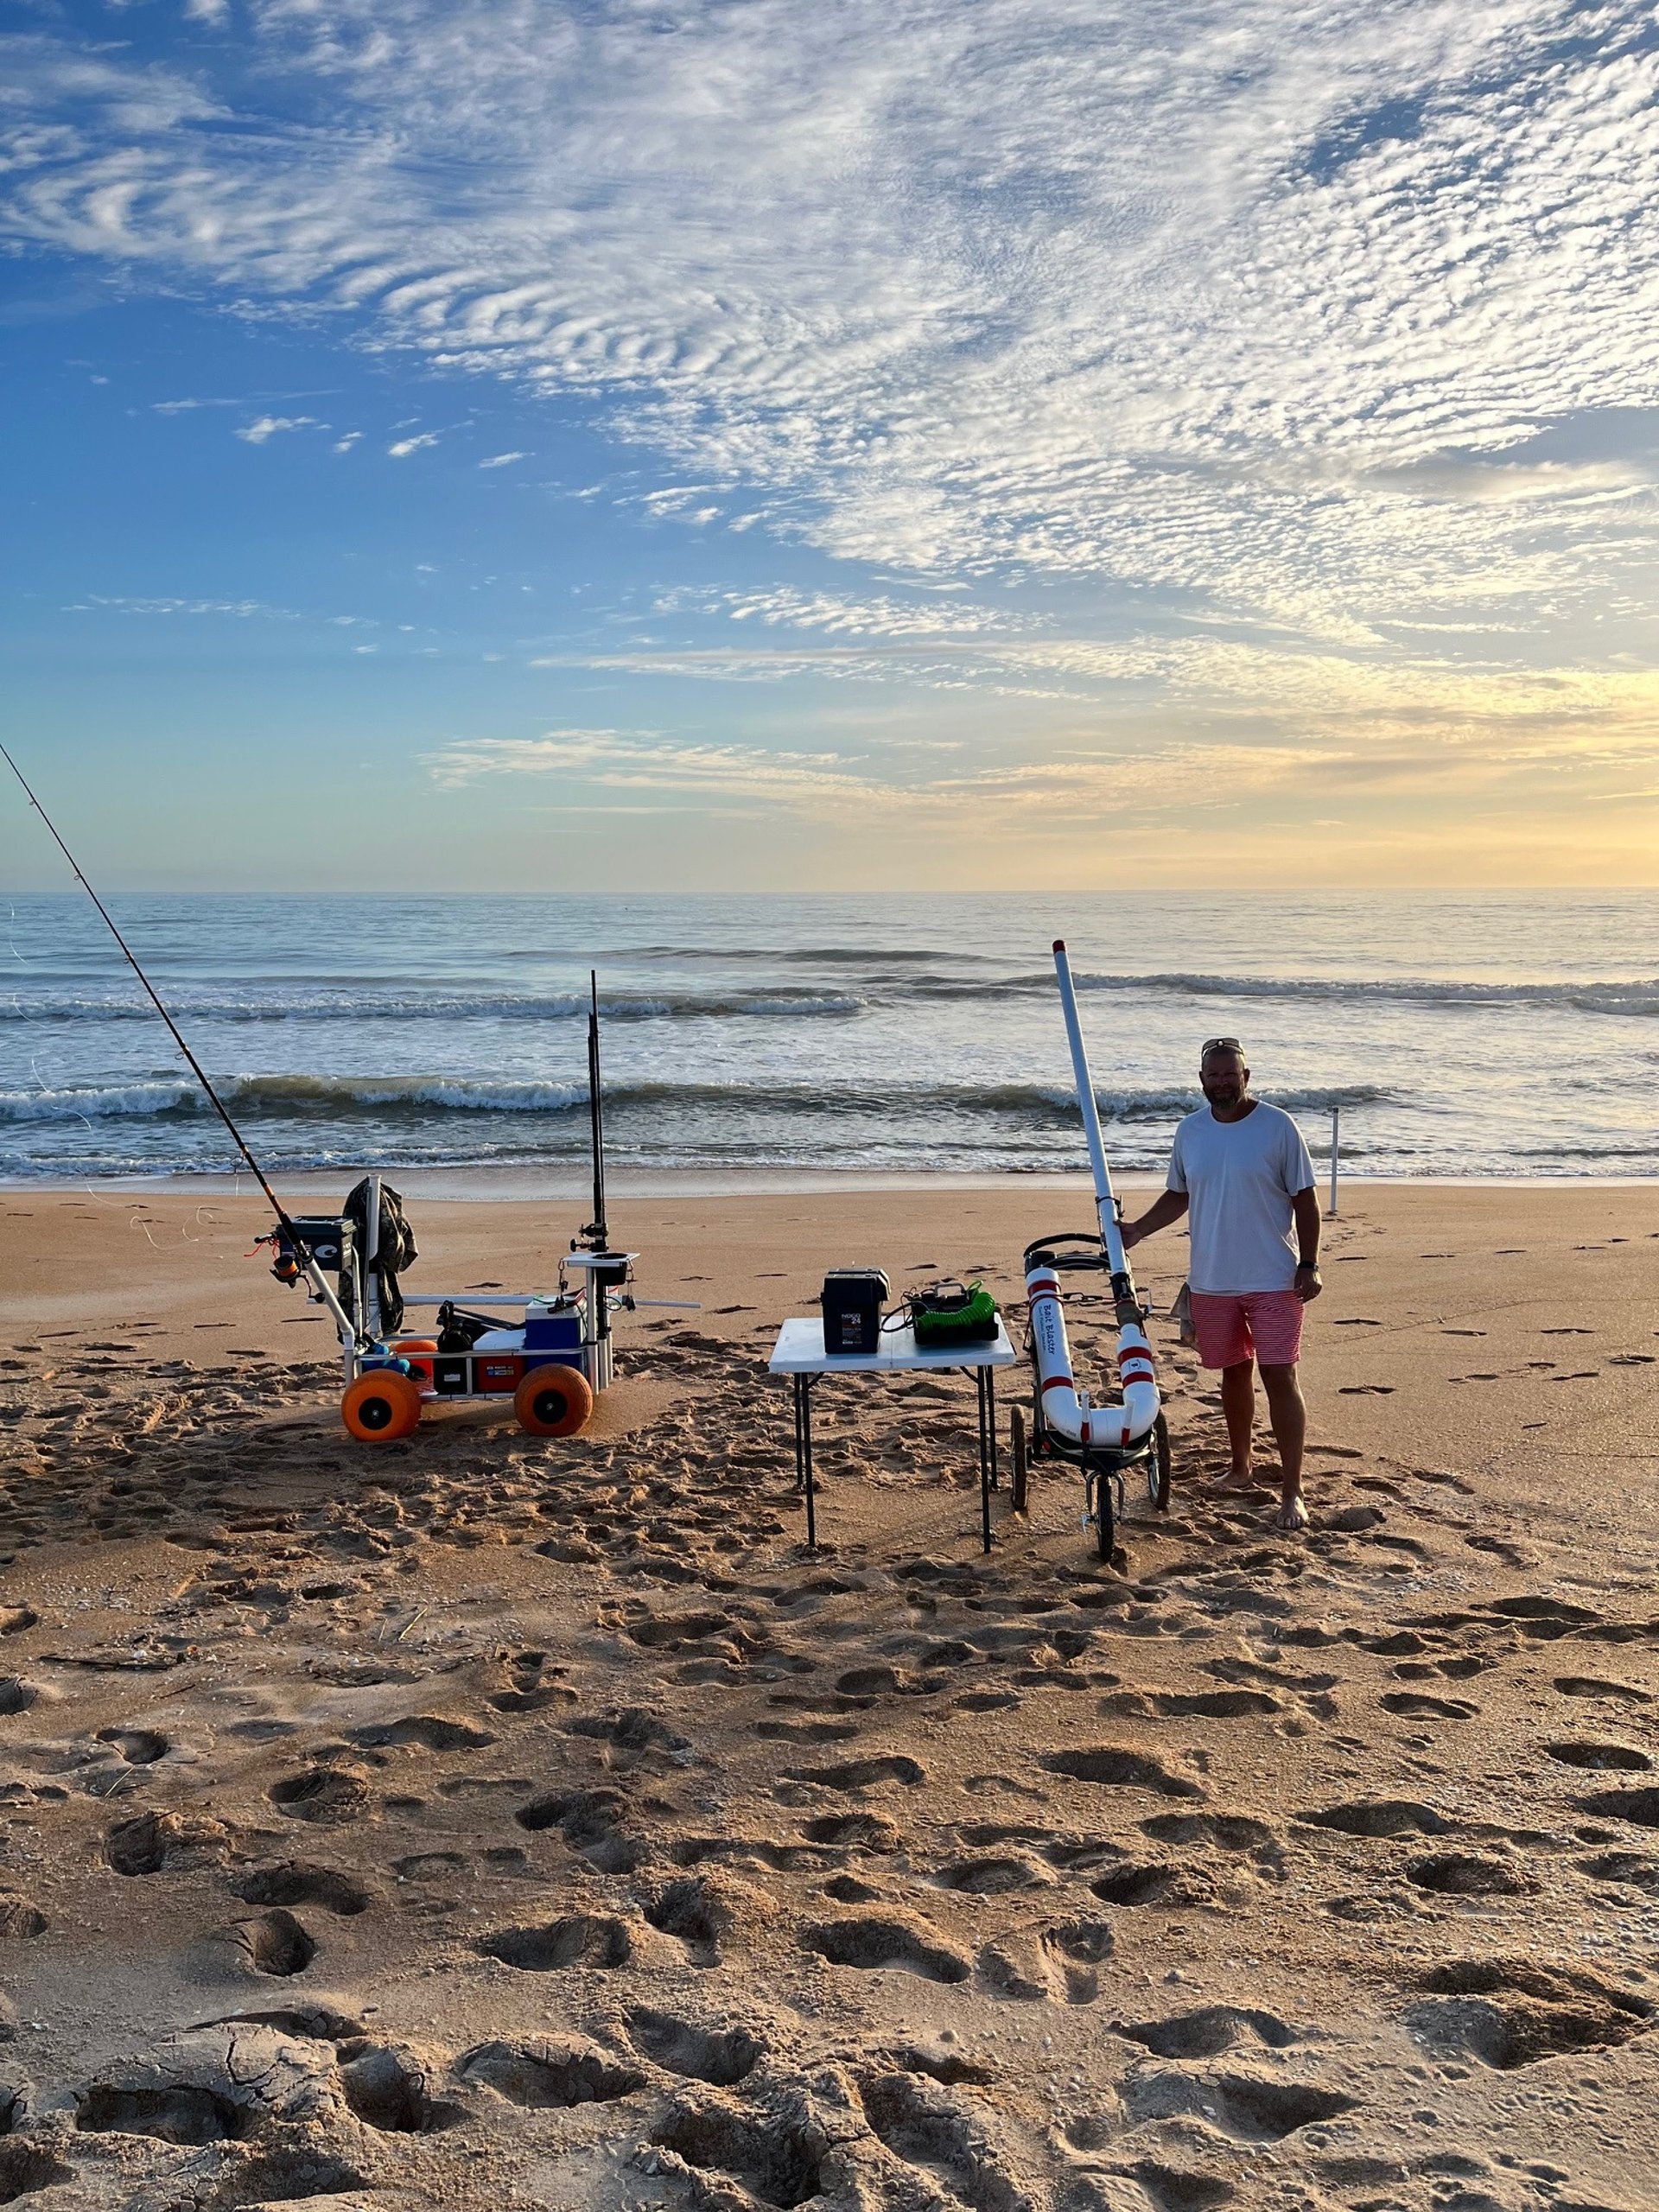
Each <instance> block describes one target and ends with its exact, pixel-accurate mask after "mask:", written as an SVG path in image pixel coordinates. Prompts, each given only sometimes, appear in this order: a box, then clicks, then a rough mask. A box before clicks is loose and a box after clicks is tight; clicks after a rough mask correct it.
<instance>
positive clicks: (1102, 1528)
mask: <svg viewBox="0 0 1659 2212" xmlns="http://www.w3.org/2000/svg"><path fill="white" fill-rule="evenodd" d="M1112 1483H1113V1476H1112V1473H1111V1471H1110V1469H1109V1468H1107V1467H1099V1468H1096V1471H1095V1485H1094V1488H1095V1550H1096V1554H1098V1556H1099V1557H1100V1558H1101V1559H1103V1560H1104V1561H1105V1563H1106V1565H1107V1566H1108V1567H1109V1566H1110V1565H1111V1563H1112V1554H1113V1553H1114V1552H1115V1551H1116V1548H1117V1530H1116V1527H1115V1526H1114V1524H1113V1514H1112V1508H1113V1506H1114V1504H1115V1503H1116V1500H1115V1499H1114V1497H1113V1496H1112Z"/></svg>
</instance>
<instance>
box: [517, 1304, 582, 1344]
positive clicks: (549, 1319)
mask: <svg viewBox="0 0 1659 2212" xmlns="http://www.w3.org/2000/svg"><path fill="white" fill-rule="evenodd" d="M524 1350H525V1351H563V1352H573V1351H581V1350H582V1316H581V1314H579V1313H542V1314H537V1315H536V1316H534V1317H533V1318H530V1319H526V1320H525V1322H524Z"/></svg>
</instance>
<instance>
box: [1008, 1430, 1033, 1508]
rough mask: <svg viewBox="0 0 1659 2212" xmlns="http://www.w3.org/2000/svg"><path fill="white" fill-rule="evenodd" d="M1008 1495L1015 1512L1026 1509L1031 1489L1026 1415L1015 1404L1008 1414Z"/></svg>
mask: <svg viewBox="0 0 1659 2212" xmlns="http://www.w3.org/2000/svg"><path fill="white" fill-rule="evenodd" d="M1008 1464H1009V1465H1010V1467H1011V1469H1012V1470H1013V1471H1012V1473H1011V1474H1010V1476H1009V1478H1008V1482H1009V1497H1010V1500H1011V1502H1012V1503H1013V1506H1014V1511H1015V1512H1016V1513H1023V1512H1024V1511H1025V1510H1026V1499H1027V1497H1028V1495H1029V1494H1030V1489H1031V1466H1030V1462H1029V1461H1028V1460H1027V1457H1026V1416H1025V1412H1024V1409H1023V1408H1021V1407H1019V1406H1016V1407H1015V1408H1014V1411H1013V1412H1012V1413H1011V1414H1009V1415H1008Z"/></svg>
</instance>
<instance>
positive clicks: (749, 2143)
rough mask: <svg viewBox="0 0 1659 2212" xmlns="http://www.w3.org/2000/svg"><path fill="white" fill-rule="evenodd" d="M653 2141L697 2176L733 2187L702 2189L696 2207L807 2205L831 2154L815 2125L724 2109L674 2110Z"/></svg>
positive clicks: (708, 2185) (777, 2115) (683, 2107)
mask: <svg viewBox="0 0 1659 2212" xmlns="http://www.w3.org/2000/svg"><path fill="white" fill-rule="evenodd" d="M651 2139H652V2142H653V2143H657V2144H660V2145H661V2146H662V2147H663V2149H664V2150H665V2151H672V2152H674V2153H675V2155H676V2156H677V2158H683V2160H684V2161H685V2163H686V2164H687V2165H688V2166H691V2167H695V2168H696V2171H697V2172H698V2174H699V2175H702V2174H715V2175H724V2176H726V2177H728V2179H729V2180H730V2181H733V2182H735V2183H737V2188H736V2189H735V2190H733V2189H730V2188H721V2187H719V2186H718V2185H717V2184H711V2183H707V2182H704V2183H702V2185H701V2187H700V2188H699V2190H698V2191H697V2199H698V2201H701V2202H705V2203H709V2204H719V2205H728V2204H733V2203H739V2204H748V2203H752V2202H756V2201H757V2200H758V2201H759V2202H760V2203H761V2204H766V2205H791V2204H804V2203H805V2202H807V2200H808V2199H809V2198H810V2197H814V2196H817V2195H818V2194H819V2191H820V2188H821V2185H822V2179H821V2177H822V2171H823V2160H824V2158H825V2155H826V2153H827V2152H828V2151H829V2140H828V2138H827V2137H826V2136H825V2134H824V2133H823V2130H822V2128H820V2127H819V2126H817V2124H816V2123H815V2122H812V2121H810V2120H801V2119H798V2118H796V2117H793V2116H787V2117H786V2116H785V2114H783V2113H777V2112H772V2113H766V2114H764V2115H762V2116H761V2117H760V2118H758V2119H751V2118H750V2117H749V2116H748V2114H747V2113H743V2112H739V2111H734V2110H733V2109H732V2108H731V2107H728V2106H727V2105H709V2106H701V2107H698V2106H690V2105H680V2106H677V2107H675V2109H674V2110H673V2111H671V2113H670V2114H669V2116H668V2118H667V2119H666V2120H664V2121H662V2122H661V2124H660V2125H659V2126H658V2127H657V2129H656V2130H655V2132H654V2133H652V2138H651ZM660 2201H661V2200H660V2199H658V2202H660Z"/></svg>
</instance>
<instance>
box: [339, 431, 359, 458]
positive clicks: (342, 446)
mask: <svg viewBox="0 0 1659 2212" xmlns="http://www.w3.org/2000/svg"><path fill="white" fill-rule="evenodd" d="M362 435H363V433H362V431H361V430H347V431H346V435H345V436H344V437H343V438H336V439H335V440H334V451H335V452H336V453H350V451H351V449H352V448H353V446H354V445H355V444H356V443H357V442H358V441H359V438H361V436H362Z"/></svg>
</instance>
